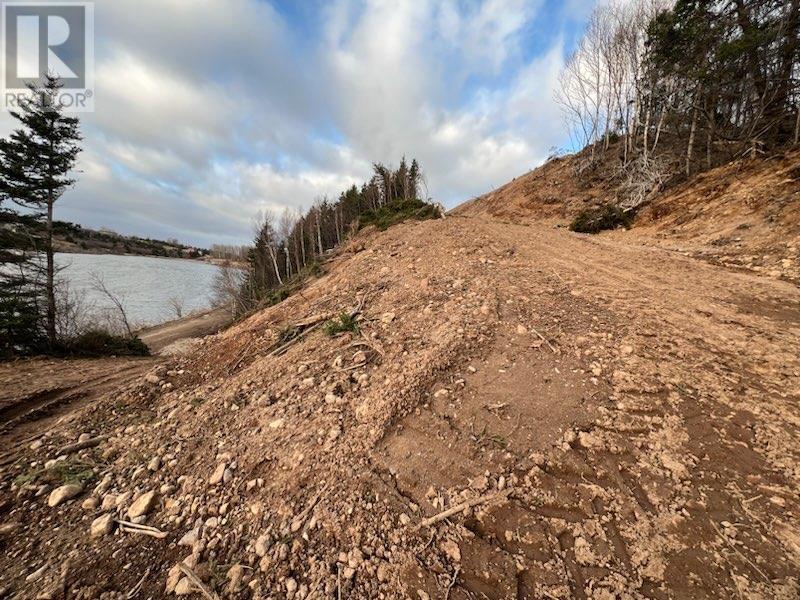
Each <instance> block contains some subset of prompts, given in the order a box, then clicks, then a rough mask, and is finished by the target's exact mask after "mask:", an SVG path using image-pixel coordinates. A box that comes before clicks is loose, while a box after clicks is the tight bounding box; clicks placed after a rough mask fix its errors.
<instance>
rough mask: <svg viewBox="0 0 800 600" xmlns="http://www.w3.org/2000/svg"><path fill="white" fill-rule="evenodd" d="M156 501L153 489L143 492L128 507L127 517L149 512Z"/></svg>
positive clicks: (133, 517)
mask: <svg viewBox="0 0 800 600" xmlns="http://www.w3.org/2000/svg"><path fill="white" fill-rule="evenodd" d="M155 501H156V493H155V491H149V492H145V493H144V494H142V495H141V496H139V497H138V498H137V499H136V500H135V501H134V502H133V504H131V507H130V508H129V509H128V517H130V518H131V519H135V518H136V517H141V516H143V515H146V514H147V513H149V512H150V511H151V510H152V508H153V505H154V504H155Z"/></svg>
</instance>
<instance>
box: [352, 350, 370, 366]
mask: <svg viewBox="0 0 800 600" xmlns="http://www.w3.org/2000/svg"><path fill="white" fill-rule="evenodd" d="M365 362H367V355H366V353H365V352H364V351H363V350H359V351H358V352H356V353H355V354H353V364H354V365H363V364H364V363H365Z"/></svg>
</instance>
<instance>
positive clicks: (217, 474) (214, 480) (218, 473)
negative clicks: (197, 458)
mask: <svg viewBox="0 0 800 600" xmlns="http://www.w3.org/2000/svg"><path fill="white" fill-rule="evenodd" d="M226 468H227V465H226V464H225V463H219V464H218V465H217V468H216V469H214V472H213V473H212V474H211V477H209V478H208V483H210V484H211V485H217V484H218V483H219V482H221V481H222V479H223V478H224V477H225V469H226Z"/></svg>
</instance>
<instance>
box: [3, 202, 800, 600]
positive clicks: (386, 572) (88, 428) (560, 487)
mask: <svg viewBox="0 0 800 600" xmlns="http://www.w3.org/2000/svg"><path fill="white" fill-rule="evenodd" d="M341 311H354V312H356V313H357V316H358V321H359V332H357V333H346V334H343V335H340V336H337V337H333V338H330V337H327V336H326V335H325V334H324V333H323V331H322V327H321V324H323V323H324V322H325V320H326V319H328V318H330V317H332V316H334V315H337V314H339V313H340V312H341ZM159 360H161V361H163V362H162V363H161V364H158V365H155V366H152V365H151V367H152V368H150V370H149V371H148V372H147V374H146V375H144V374H141V373H140V374H137V376H136V377H135V379H134V381H132V382H131V383H130V384H127V383H126V382H116V383H114V384H113V386H112V387H110V388H109V389H107V390H106V391H104V392H102V393H100V394H99V395H98V396H97V397H93V398H92V400H91V401H90V402H86V403H75V404H73V405H70V406H71V410H70V411H69V413H68V414H65V415H62V416H61V417H60V420H58V421H56V422H52V423H48V425H47V426H46V427H42V428H41V430H40V431H38V432H37V434H38V435H37V436H36V437H35V439H32V438H31V437H30V435H28V434H26V437H20V436H19V435H18V434H17V433H15V432H16V431H17V430H18V429H19V427H22V425H18V426H15V427H11V428H10V429H7V430H6V432H5V433H3V434H2V435H3V436H4V437H3V438H2V440H0V444H2V447H3V448H4V449H8V450H7V452H8V453H9V454H8V456H9V457H10V460H8V461H6V464H4V465H3V467H2V469H3V472H2V475H0V481H1V483H0V539H2V542H0V543H1V544H2V551H3V552H2V555H0V570H2V572H3V573H4V577H3V580H2V584H0V585H2V586H4V587H5V594H6V595H8V596H10V597H18V598H33V597H50V598H61V597H69V598H122V597H126V598H134V597H138V598H156V597H164V596H166V595H168V594H170V593H173V592H178V593H180V594H184V593H185V594H190V595H191V594H194V595H195V596H196V597H199V593H198V592H197V591H193V590H192V585H191V584H190V582H189V580H188V579H187V578H185V577H184V575H183V573H182V572H181V571H180V569H179V568H178V563H179V562H181V561H183V563H184V564H185V565H186V566H188V567H189V568H190V569H191V570H192V572H193V573H195V574H196V575H197V576H198V578H199V579H200V580H202V581H203V582H204V585H205V586H207V588H208V590H211V591H210V592H209V593H212V594H218V595H219V596H220V597H230V598H407V597H412V598H418V599H420V600H425V599H426V598H436V599H439V598H443V599H467V598H491V599H500V598H602V599H605V598H609V599H610V598H731V597H740V598H765V599H767V598H798V597H800V579H798V572H799V569H798V567H800V500H798V497H800V495H799V494H798V491H799V490H800V487H799V485H798V484H799V483H800V462H798V458H800V457H799V456H798V454H800V446H798V444H797V439H798V427H800V406H798V400H800V292H798V289H797V287H796V286H795V285H793V284H792V283H791V282H789V281H784V280H781V279H778V278H771V277H764V276H762V275H760V274H757V273H752V272H745V271H740V270H731V269H729V268H723V267H720V266H718V265H714V264H710V263H708V262H706V261H701V260H696V259H695V258H692V257H690V256H685V255H683V254H681V253H679V252H675V251H674V250H671V249H665V248H659V247H655V246H654V245H653V243H648V242H647V238H646V237H645V236H643V235H639V234H636V233H635V232H634V233H632V234H631V235H630V236H628V237H626V236H625V235H623V234H621V233H620V234H612V235H606V236H600V237H587V236H581V235H576V234H572V233H569V232H567V231H566V230H564V229H563V228H556V227H553V226H552V225H551V224H541V223H538V224H537V223H534V224H530V225H515V224H508V223H503V222H500V221H498V220H496V219H494V218H492V217H490V216H487V215H485V214H479V213H476V214H470V213H469V211H466V212H462V213H461V214H460V216H455V217H448V218H447V219H445V220H440V221H429V222H424V223H407V224H403V225H400V226H397V227H394V228H392V229H390V230H389V231H387V232H383V233H372V234H370V235H367V236H361V237H359V238H358V239H357V240H355V241H353V242H351V243H350V244H349V245H348V246H347V247H346V248H345V249H344V250H343V251H342V252H341V253H340V254H339V255H338V256H337V257H336V258H335V259H334V260H333V261H332V263H330V264H329V268H328V273H327V274H326V275H324V276H323V277H321V278H320V279H319V280H317V281H315V282H312V283H310V284H309V285H308V286H307V287H306V288H305V289H303V290H302V293H300V294H297V295H295V296H292V297H291V298H289V299H288V300H286V301H284V302H283V303H281V304H279V305H277V306H274V307H272V308H270V309H267V310H265V311H262V312H261V313H258V314H257V315H254V316H253V317H252V318H250V319H248V320H246V321H244V322H242V323H240V324H237V325H236V326H234V327H232V328H231V329H229V330H227V331H224V332H222V333H220V334H218V335H216V336H212V337H209V338H205V339H204V340H203V341H202V342H200V343H198V344H197V345H196V347H194V349H193V350H192V351H191V352H190V353H189V354H184V355H178V356H172V357H168V358H161V359H159ZM42 366H43V368H45V370H46V366H45V365H44V364H43V365H42ZM26 368H27V367H26ZM80 368H82V367H80ZM86 368H87V369H89V368H90V366H88V365H87V366H86ZM84 377H86V378H89V377H90V375H89V374H88V373H87V374H86V375H85V376H84ZM0 378H2V380H3V381H4V383H5V382H6V381H15V382H18V383H16V384H14V385H21V384H20V383H19V382H21V381H22V380H25V379H28V380H29V381H30V385H31V389H34V388H35V389H46V388H48V386H52V385H56V383H55V382H44V380H40V379H39V376H38V375H34V374H33V373H32V372H31V374H30V376H29V377H25V375H24V374H23V373H22V372H21V371H20V372H19V373H15V372H11V371H4V372H3V373H1V374H0ZM67 384H68V383H67ZM29 425H30V424H28V425H27V426H29ZM26 431H28V432H30V431H31V430H30V429H28V430H26ZM82 434H83V436H84V438H83V439H86V438H87V437H90V438H95V437H97V436H107V438H101V441H100V442H99V443H97V444H96V445H94V446H92V447H90V448H87V449H83V450H79V451H77V452H69V453H66V454H64V453H63V451H62V450H60V449H62V448H63V446H64V445H66V444H69V443H72V442H75V441H76V440H78V439H80V436H81V435H82ZM61 456H63V458H61ZM48 461H56V462H53V463H48ZM45 467H46V468H45ZM79 471H80V473H82V475H81V476H80V477H82V481H83V482H84V483H83V492H82V493H81V494H79V495H78V496H77V497H75V498H74V499H71V500H68V501H66V502H64V503H62V504H59V505H58V506H56V507H52V508H51V507H49V506H48V505H47V500H48V497H49V494H50V492H51V490H52V489H53V488H54V487H55V486H57V485H60V484H62V483H64V480H66V479H68V478H69V477H70V476H71V477H72V478H73V479H74V478H75V477H78V476H76V475H74V473H76V472H79ZM87 473H89V474H87ZM65 474H66V475H65ZM149 491H153V492H155V495H154V496H155V500H154V502H153V503H152V506H149V507H148V509H147V510H145V512H144V514H143V515H142V516H139V517H130V516H129V513H128V509H129V507H131V504H132V503H134V501H135V500H136V499H137V498H139V497H141V496H142V495H143V494H145V493H146V492H149ZM92 499H94V500H92ZM481 499H483V500H484V501H481ZM463 502H467V503H468V504H470V505H471V506H470V508H466V509H464V510H457V511H454V514H452V515H451V516H450V517H449V518H446V519H442V520H440V521H437V522H436V523H434V524H433V525H430V526H423V525H421V523H422V521H423V520H424V519H426V518H427V517H431V516H434V515H437V514H439V513H441V512H443V511H445V510H447V509H449V508H452V507H458V506H459V505H460V504H462V503H463ZM137 504H138V503H137ZM104 514H111V515H113V516H114V517H115V518H117V519H120V520H137V521H142V522H143V523H144V524H146V525H148V526H152V527H155V528H157V529H158V530H159V531H161V532H164V534H165V536H164V537H163V539H161V538H155V537H150V536H147V535H142V534H136V533H131V532H125V531H122V530H121V527H120V526H117V527H116V529H115V530H114V532H113V533H111V534H107V535H101V536H98V537H91V536H90V531H89V530H90V525H91V524H92V522H93V520H94V519H96V518H98V517H100V516H102V515H104ZM134 514H136V513H134Z"/></svg>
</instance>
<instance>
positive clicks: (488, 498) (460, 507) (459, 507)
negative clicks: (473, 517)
mask: <svg viewBox="0 0 800 600" xmlns="http://www.w3.org/2000/svg"><path fill="white" fill-rule="evenodd" d="M509 494H511V489H506V490H503V491H502V492H495V493H493V494H486V495H484V496H479V497H477V498H473V499H472V500H467V501H466V502H462V503H461V504H456V505H455V506H451V507H450V508H448V509H447V510H445V511H443V512H440V513H439V514H438V515H434V516H432V517H430V518H428V519H425V520H424V521H422V522H421V523H420V524H419V525H417V529H422V528H423V527H430V526H431V525H433V524H434V523H438V522H439V521H444V520H445V519H447V518H449V517H452V516H453V515H456V514H458V513H460V512H461V511H464V510H467V509H468V508H472V507H473V506H478V505H479V504H486V503H487V502H494V501H495V500H500V499H503V498H507V497H508V496H509Z"/></svg>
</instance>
